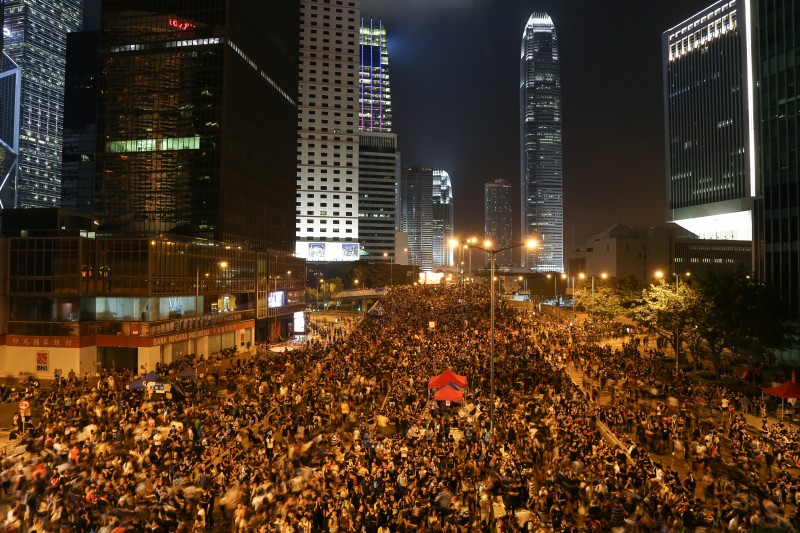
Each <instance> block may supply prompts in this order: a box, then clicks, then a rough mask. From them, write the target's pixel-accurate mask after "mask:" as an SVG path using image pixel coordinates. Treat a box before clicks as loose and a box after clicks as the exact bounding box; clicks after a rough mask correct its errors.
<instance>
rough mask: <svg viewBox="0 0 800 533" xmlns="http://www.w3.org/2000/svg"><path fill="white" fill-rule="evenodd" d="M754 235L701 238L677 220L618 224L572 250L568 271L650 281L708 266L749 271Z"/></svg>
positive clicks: (697, 271)
mask: <svg viewBox="0 0 800 533" xmlns="http://www.w3.org/2000/svg"><path fill="white" fill-rule="evenodd" d="M751 257H752V245H751V242H750V241H735V240H730V239H727V240H725V239H700V238H698V237H697V236H696V235H692V234H690V233H689V232H688V231H686V230H684V229H682V228H680V227H678V226H667V227H658V226H656V227H646V228H633V227H630V226H625V225H623V224H615V225H613V226H611V227H610V228H608V229H607V230H605V231H603V232H601V233H598V234H596V235H594V236H592V237H591V238H590V239H589V240H587V241H586V243H585V244H584V245H583V246H581V247H580V248H576V249H574V250H571V251H570V252H569V254H568V271H567V273H568V276H569V278H570V282H571V283H575V282H576V281H575V280H577V279H579V278H580V275H581V274H583V275H584V277H585V278H586V279H591V277H594V278H595V279H602V277H603V275H605V276H606V277H607V278H608V279H612V280H614V279H616V280H620V279H623V278H628V277H631V276H633V277H635V278H636V279H637V280H638V281H639V282H640V283H652V282H654V281H655V280H656V279H657V278H658V274H657V273H661V274H663V275H665V276H667V277H668V278H670V277H671V276H673V275H675V274H677V275H680V276H685V275H687V274H688V275H691V276H702V275H704V274H706V273H709V272H729V273H737V272H749V268H750V261H751Z"/></svg>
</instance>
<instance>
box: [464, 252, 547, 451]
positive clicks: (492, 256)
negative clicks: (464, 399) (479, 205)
mask: <svg viewBox="0 0 800 533" xmlns="http://www.w3.org/2000/svg"><path fill="white" fill-rule="evenodd" d="M470 240H472V239H467V242H465V243H460V242H459V241H458V240H456V239H452V240H451V241H450V245H451V246H453V247H456V246H459V245H461V244H466V245H467V246H469V247H470V248H475V249H476V250H481V251H484V252H486V253H488V254H489V256H490V259H491V262H490V265H491V272H490V278H491V280H492V281H490V282H489V286H490V287H491V289H490V291H489V297H490V298H491V301H490V305H489V307H490V313H491V314H490V323H491V331H490V335H491V337H490V344H489V357H490V363H489V364H490V366H491V368H490V375H489V383H490V392H489V394H490V398H489V401H490V404H489V434H490V435H492V436H494V305H495V303H494V280H496V279H497V278H496V276H495V275H494V263H495V256H496V255H497V254H499V253H500V252H505V251H506V250H512V249H514V248H519V247H521V246H526V247H527V248H528V249H533V248H536V246H537V244H538V243H537V242H536V241H535V240H533V239H530V240H528V241H526V242H518V243H516V244H512V245H510V246H504V247H503V248H497V249H495V248H492V241H490V240H486V241H484V243H483V244H484V246H479V245H478V244H477V242H476V241H477V239H474V241H473V242H470Z"/></svg>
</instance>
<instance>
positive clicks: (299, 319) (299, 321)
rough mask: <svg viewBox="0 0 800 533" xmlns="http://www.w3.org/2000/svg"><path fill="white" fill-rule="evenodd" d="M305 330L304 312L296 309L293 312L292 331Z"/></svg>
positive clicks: (300, 331) (299, 331)
mask: <svg viewBox="0 0 800 533" xmlns="http://www.w3.org/2000/svg"><path fill="white" fill-rule="evenodd" d="M305 331H306V316H305V313H304V312H302V311H298V312H296V313H295V314H294V332H295V333H305Z"/></svg>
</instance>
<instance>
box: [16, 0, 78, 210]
mask: <svg viewBox="0 0 800 533" xmlns="http://www.w3.org/2000/svg"><path fill="white" fill-rule="evenodd" d="M4 5H5V8H4V15H5V21H4V25H3V34H4V46H3V48H4V51H5V53H7V54H8V56H9V57H10V58H11V59H12V60H13V61H14V63H16V64H17V65H19V67H20V69H21V72H22V85H21V97H22V98H21V106H20V109H21V112H22V115H21V120H20V124H19V127H20V131H19V165H18V173H19V174H18V176H17V186H16V190H15V201H14V203H15V205H14V206H13V207H57V206H58V205H59V202H60V200H61V139H62V122H63V118H64V69H65V65H66V47H67V34H68V33H70V32H75V31H80V29H81V25H82V21H83V1H82V0H57V1H54V0H6V1H5V4H4ZM7 207H8V206H7Z"/></svg>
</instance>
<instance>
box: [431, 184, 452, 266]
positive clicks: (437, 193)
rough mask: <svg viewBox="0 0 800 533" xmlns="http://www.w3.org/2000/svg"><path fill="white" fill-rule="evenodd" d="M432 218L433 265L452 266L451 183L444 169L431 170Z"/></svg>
mask: <svg viewBox="0 0 800 533" xmlns="http://www.w3.org/2000/svg"><path fill="white" fill-rule="evenodd" d="M431 203H432V205H431V209H432V213H433V220H432V223H431V232H432V234H431V244H432V246H433V252H432V253H433V266H434V267H450V266H453V247H452V246H451V245H450V241H452V240H453V184H452V183H451V182H450V174H448V173H447V171H445V170H434V171H433V199H432V202H431Z"/></svg>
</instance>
